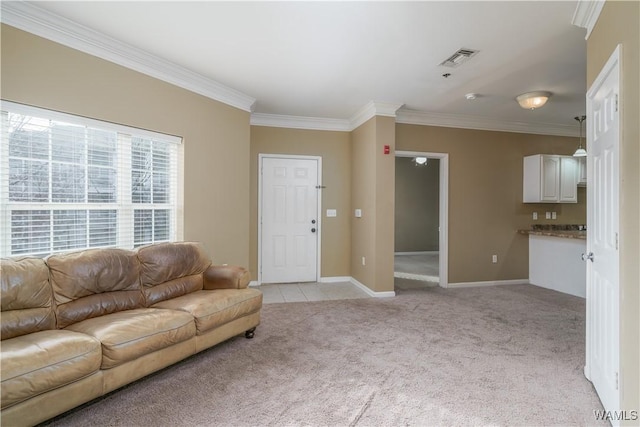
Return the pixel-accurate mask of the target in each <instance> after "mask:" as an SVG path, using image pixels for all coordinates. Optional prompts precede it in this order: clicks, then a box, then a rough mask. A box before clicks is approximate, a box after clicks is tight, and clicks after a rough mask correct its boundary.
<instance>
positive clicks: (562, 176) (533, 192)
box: [522, 154, 578, 203]
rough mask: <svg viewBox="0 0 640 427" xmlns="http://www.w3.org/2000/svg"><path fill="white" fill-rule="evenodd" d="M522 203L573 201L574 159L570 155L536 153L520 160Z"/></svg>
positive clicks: (575, 191)
mask: <svg viewBox="0 0 640 427" xmlns="http://www.w3.org/2000/svg"><path fill="white" fill-rule="evenodd" d="M523 168H524V170H523V179H522V201H523V202H524V203H577V202H578V161H577V160H576V158H574V157H572V156H559V155H555V154H536V155H533V156H526V157H525V158H524V162H523Z"/></svg>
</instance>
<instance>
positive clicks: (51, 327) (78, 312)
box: [0, 242, 262, 426]
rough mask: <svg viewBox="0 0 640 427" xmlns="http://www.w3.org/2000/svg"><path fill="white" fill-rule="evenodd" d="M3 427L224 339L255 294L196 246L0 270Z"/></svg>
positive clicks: (3, 264)
mask: <svg viewBox="0 0 640 427" xmlns="http://www.w3.org/2000/svg"><path fill="white" fill-rule="evenodd" d="M0 269H1V270H0V282H1V285H2V289H1V291H2V294H1V299H2V316H1V319H0V321H1V324H2V345H1V347H0V362H1V369H2V371H1V377H2V385H1V391H2V394H1V399H2V400H1V402H2V403H1V405H2V412H1V417H2V418H1V419H2V425H6V426H14V425H33V424H37V423H39V422H42V421H45V420H47V419H49V418H52V417H54V416H56V415H58V414H61V413H63V412H65V411H67V410H69V409H72V408H74V407H76V406H78V405H80V404H82V403H85V402H88V401H90V400H92V399H94V398H96V397H99V396H102V395H104V394H106V393H109V392H110V391H113V390H115V389H117V388H119V387H121V386H123V385H125V384H128V383H130V382H132V381H135V380H137V379H139V378H141V377H143V376H145V375H147V374H149V373H151V372H154V371H157V370H159V369H161V368H164V367H166V366H169V365H171V364H173V363H175V362H177V361H179V360H182V359H184V358H186V357H188V356H190V355H192V354H195V353H197V352H199V351H201V350H204V349H206V348H209V347H211V346H213V345H215V344H217V343H220V342H222V341H224V340H226V339H228V338H231V337H233V336H236V335H238V334H241V333H243V332H244V333H245V336H247V337H248V338H251V337H253V331H254V330H255V327H256V326H257V325H258V324H259V323H260V309H261V307H262V293H261V292H260V291H258V290H256V289H251V288H248V287H247V285H248V284H249V273H248V271H247V270H245V269H244V268H241V267H233V266H212V265H211V261H210V260H209V258H208V256H207V254H206V252H205V251H204V249H203V248H202V246H201V245H200V244H198V243H189V242H179V243H165V244H156V245H150V246H146V247H142V248H140V249H138V250H136V251H127V250H122V249H90V250H85V251H81V252H74V253H67V254H59V255H51V256H49V257H48V258H47V259H46V260H42V259H38V258H22V259H3V260H1V261H0Z"/></svg>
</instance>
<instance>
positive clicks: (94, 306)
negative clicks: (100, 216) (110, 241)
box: [46, 249, 144, 328]
mask: <svg viewBox="0 0 640 427" xmlns="http://www.w3.org/2000/svg"><path fill="white" fill-rule="evenodd" d="M46 262H47V264H49V270H50V272H51V285H52V287H53V294H54V298H55V302H56V317H57V324H58V328H65V327H67V326H69V325H71V324H73V323H76V322H81V321H83V320H85V319H90V318H92V317H98V316H103V315H105V314H110V313H115V312H118V311H124V310H131V309H134V308H142V307H143V306H144V296H143V294H142V288H141V286H140V281H139V272H140V264H139V262H138V258H137V256H136V254H135V252H132V251H127V250H124V249H87V250H84V251H80V252H72V253H66V254H55V255H51V256H50V257H48V258H47V259H46Z"/></svg>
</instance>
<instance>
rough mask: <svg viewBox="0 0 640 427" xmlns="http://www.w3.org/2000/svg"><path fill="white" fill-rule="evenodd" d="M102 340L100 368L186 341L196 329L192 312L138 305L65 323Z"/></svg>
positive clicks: (70, 327) (74, 329)
mask: <svg viewBox="0 0 640 427" xmlns="http://www.w3.org/2000/svg"><path fill="white" fill-rule="evenodd" d="M67 330H71V331H76V332H82V333H84V334H87V335H90V336H92V337H95V338H97V339H98V340H99V341H100V343H101V344H102V364H101V368H102V369H109V368H113V367H115V366H118V365H121V364H122V363H125V362H128V361H130V360H133V359H136V358H138V357H140V356H143V355H145V354H148V353H152V352H154V351H156V350H160V349H162V348H165V347H169V346H171V345H173V344H176V343H179V342H182V341H186V340H188V339H189V338H191V337H193V336H194V335H195V333H196V328H195V324H194V321H193V316H191V315H189V314H188V313H184V312H181V311H172V310H158V309H154V308H141V309H136V310H127V311H121V312H118V313H112V314H107V315H104V316H100V317H95V318H92V319H87V320H84V321H82V322H79V323H74V324H73V325H71V326H68V327H67Z"/></svg>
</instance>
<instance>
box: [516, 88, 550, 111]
mask: <svg viewBox="0 0 640 427" xmlns="http://www.w3.org/2000/svg"><path fill="white" fill-rule="evenodd" d="M550 97H551V92H544V91H536V92H527V93H523V94H522V95H518V96H517V97H516V101H518V104H520V106H521V107H522V108H524V109H526V110H535V109H536V108H540V107H542V106H543V105H544V104H546V103H547V100H548V99H549V98H550Z"/></svg>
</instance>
